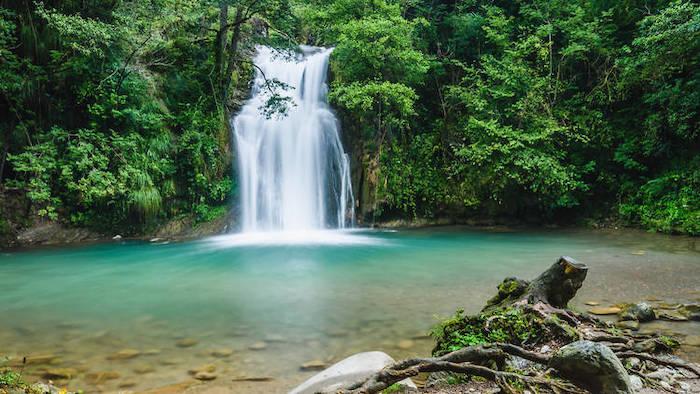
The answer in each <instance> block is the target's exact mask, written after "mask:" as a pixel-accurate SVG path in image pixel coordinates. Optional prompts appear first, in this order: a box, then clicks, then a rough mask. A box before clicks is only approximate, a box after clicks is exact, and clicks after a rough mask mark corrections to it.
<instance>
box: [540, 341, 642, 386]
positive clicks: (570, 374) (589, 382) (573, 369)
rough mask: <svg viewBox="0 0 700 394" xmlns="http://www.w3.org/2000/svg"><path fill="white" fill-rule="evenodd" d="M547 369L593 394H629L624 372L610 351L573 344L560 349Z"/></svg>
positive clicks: (583, 343)
mask: <svg viewBox="0 0 700 394" xmlns="http://www.w3.org/2000/svg"><path fill="white" fill-rule="evenodd" d="M549 366H550V367H551V368H554V369H556V370H558V371H559V372H560V373H561V374H562V376H564V377H566V378H568V379H571V380H573V381H576V382H577V383H579V384H581V385H582V386H584V387H586V388H587V389H589V390H590V391H592V392H594V393H606V394H618V393H619V394H622V393H632V388H631V383H630V377H629V375H628V374H627V370H625V367H624V366H623V365H622V363H621V362H620V359H618V358H617V356H616V355H615V353H613V351H612V350H610V348H609V347H607V346H605V345H603V344H600V343H596V342H591V341H576V342H572V343H570V344H568V345H566V346H563V347H561V348H560V349H559V350H558V351H557V352H556V353H555V354H554V356H553V357H552V359H551V360H550V362H549Z"/></svg>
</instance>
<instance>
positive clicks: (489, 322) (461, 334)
mask: <svg viewBox="0 0 700 394" xmlns="http://www.w3.org/2000/svg"><path fill="white" fill-rule="evenodd" d="M546 326H548V324H547V322H545V321H543V320H542V319H540V318H539V317H537V316H534V315H533V314H529V313H525V312H523V311H522V309H520V308H517V307H509V308H498V309H494V310H491V311H488V312H485V313H482V314H480V315H476V316H466V315H464V311H462V310H460V311H457V313H456V314H455V315H454V316H453V317H450V318H448V319H446V320H444V321H443V322H441V323H439V324H437V325H436V326H435V327H434V328H433V330H432V331H431V335H432V337H433V338H434V339H435V341H436V346H435V348H434V349H433V354H434V355H436V356H439V355H442V354H446V353H449V352H453V351H455V350H459V349H461V348H464V347H467V346H473V345H481V344H486V343H494V342H503V343H513V344H517V345H526V344H530V345H534V344H537V343H540V342H543V341H544V340H546V339H547V338H546V337H547V335H548V330H547V327H546Z"/></svg>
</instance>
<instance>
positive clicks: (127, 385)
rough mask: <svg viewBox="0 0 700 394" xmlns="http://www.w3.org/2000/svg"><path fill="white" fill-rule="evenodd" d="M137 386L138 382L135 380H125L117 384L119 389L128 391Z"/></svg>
mask: <svg viewBox="0 0 700 394" xmlns="http://www.w3.org/2000/svg"><path fill="white" fill-rule="evenodd" d="M137 384H138V382H137V381H135V380H125V381H123V382H119V388H122V389H128V388H131V387H134V386H136V385H137Z"/></svg>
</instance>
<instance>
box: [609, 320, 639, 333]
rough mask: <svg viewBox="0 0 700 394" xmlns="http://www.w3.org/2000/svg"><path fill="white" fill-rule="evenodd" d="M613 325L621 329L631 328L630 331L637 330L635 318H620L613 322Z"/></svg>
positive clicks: (637, 323)
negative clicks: (620, 319)
mask: <svg viewBox="0 0 700 394" xmlns="http://www.w3.org/2000/svg"><path fill="white" fill-rule="evenodd" d="M615 327H617V328H621V329H623V330H624V329H626V330H632V331H637V330H639V322H638V321H637V320H622V321H619V322H617V323H615Z"/></svg>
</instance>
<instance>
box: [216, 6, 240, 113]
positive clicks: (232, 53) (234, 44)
mask: <svg viewBox="0 0 700 394" xmlns="http://www.w3.org/2000/svg"><path fill="white" fill-rule="evenodd" d="M243 22H244V19H243V7H237V8H236V16H235V18H234V21H233V23H234V26H233V34H232V35H231V44H230V45H229V47H228V60H227V62H226V63H227V64H226V73H225V74H224V78H223V80H222V85H221V88H222V91H221V102H222V104H223V105H224V108H226V107H227V103H228V94H229V89H230V86H229V85H231V75H232V74H233V70H234V67H236V57H237V56H238V42H239V41H240V38H241V25H242V24H243Z"/></svg>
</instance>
